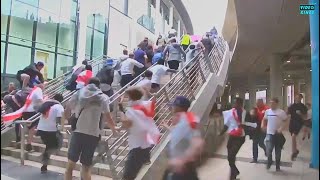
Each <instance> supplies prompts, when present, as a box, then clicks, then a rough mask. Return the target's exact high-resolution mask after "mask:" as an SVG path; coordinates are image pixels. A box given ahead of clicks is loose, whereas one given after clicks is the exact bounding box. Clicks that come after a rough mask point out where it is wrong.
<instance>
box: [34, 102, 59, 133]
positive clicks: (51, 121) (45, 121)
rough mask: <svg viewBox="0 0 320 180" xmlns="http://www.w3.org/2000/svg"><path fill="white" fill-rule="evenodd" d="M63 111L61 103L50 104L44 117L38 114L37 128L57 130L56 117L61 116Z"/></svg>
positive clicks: (50, 130)
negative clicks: (46, 115) (47, 113)
mask: <svg viewBox="0 0 320 180" xmlns="http://www.w3.org/2000/svg"><path fill="white" fill-rule="evenodd" d="M63 112H64V108H63V106H62V105H61V104H55V105H53V106H51V108H50V111H49V115H48V117H47V118H45V117H44V116H43V115H41V116H40V120H39V124H38V127H37V129H38V130H41V131H49V132H55V131H57V125H56V124H57V122H56V120H57V118H59V117H60V118H61V117H62V115H63Z"/></svg>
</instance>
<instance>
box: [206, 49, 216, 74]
mask: <svg viewBox="0 0 320 180" xmlns="http://www.w3.org/2000/svg"><path fill="white" fill-rule="evenodd" d="M213 49H214V48H212V50H213ZM212 50H211V51H212ZM209 54H210V52H206V50H205V52H204V60H205V62H206V63H207V66H208V67H209V70H210V72H211V73H214V70H213V67H212V64H211V62H210V59H209Z"/></svg>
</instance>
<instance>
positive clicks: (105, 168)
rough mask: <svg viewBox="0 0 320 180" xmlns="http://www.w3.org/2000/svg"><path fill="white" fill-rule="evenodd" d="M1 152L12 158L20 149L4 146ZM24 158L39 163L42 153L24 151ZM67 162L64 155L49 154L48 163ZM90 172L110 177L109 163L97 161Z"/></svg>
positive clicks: (18, 156)
mask: <svg viewBox="0 0 320 180" xmlns="http://www.w3.org/2000/svg"><path fill="white" fill-rule="evenodd" d="M1 154H4V155H7V156H12V157H14V158H20V149H15V148H13V147H6V148H3V149H1ZM25 159H26V160H31V161H35V162H39V163H41V160H42V153H40V152H26V153H25ZM67 162H68V159H67V158H66V157H63V156H58V155H51V156H50V161H49V165H52V166H58V167H62V168H64V167H66V164H67ZM123 162H124V161H123ZM121 165H122V163H121V164H120V166H119V167H118V168H117V169H116V171H117V172H119V171H120V170H121V169H122V167H121ZM80 167H81V164H80V162H77V164H76V167H75V170H77V171H80ZM91 172H92V174H97V175H101V176H107V177H111V171H110V168H109V165H107V164H102V163H97V164H95V165H94V166H93V167H92V170H91Z"/></svg>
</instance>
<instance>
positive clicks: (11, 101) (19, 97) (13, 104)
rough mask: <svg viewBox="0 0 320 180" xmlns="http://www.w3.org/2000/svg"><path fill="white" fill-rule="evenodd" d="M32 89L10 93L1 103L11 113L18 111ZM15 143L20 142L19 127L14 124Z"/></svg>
mask: <svg viewBox="0 0 320 180" xmlns="http://www.w3.org/2000/svg"><path fill="white" fill-rule="evenodd" d="M31 91H32V89H31V88H29V87H26V88H24V89H21V90H19V91H17V92H16V93H14V94H13V93H11V94H8V95H6V96H5V97H4V98H3V103H5V104H6V105H7V106H8V107H10V108H11V109H12V111H13V112H16V111H18V110H19V109H20V108H21V107H23V106H24V104H25V102H26V99H27V97H28V96H29V94H30V93H31ZM15 133H16V142H20V125H19V124H15Z"/></svg>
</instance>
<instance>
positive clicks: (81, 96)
mask: <svg viewBox="0 0 320 180" xmlns="http://www.w3.org/2000/svg"><path fill="white" fill-rule="evenodd" d="M72 110H73V111H74V112H75V115H74V118H72V120H73V122H72V124H74V126H73V133H72V134H71V140H70V145H69V149H68V163H67V166H66V172H65V180H71V179H72V173H73V170H74V168H75V166H76V163H77V161H78V160H79V158H80V163H81V164H82V178H83V179H85V180H87V179H91V172H90V170H91V165H92V160H93V155H94V152H95V149H96V147H97V146H98V143H99V141H100V139H101V132H102V129H103V128H104V126H103V125H102V124H103V123H101V122H103V121H106V123H107V124H108V126H109V127H110V129H111V130H112V132H113V133H114V134H117V129H116V127H115V123H114V121H113V119H112V116H111V113H110V110H109V97H108V96H107V95H105V94H103V92H102V91H101V90H100V80H99V79H98V78H95V77H93V78H91V79H90V80H89V82H88V85H86V86H85V87H84V88H82V89H80V90H79V91H78V92H77V93H75V94H74V95H73V96H72V97H71V99H70V101H69V103H68V105H67V108H66V114H70V111H72ZM101 118H102V119H101Z"/></svg>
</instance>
